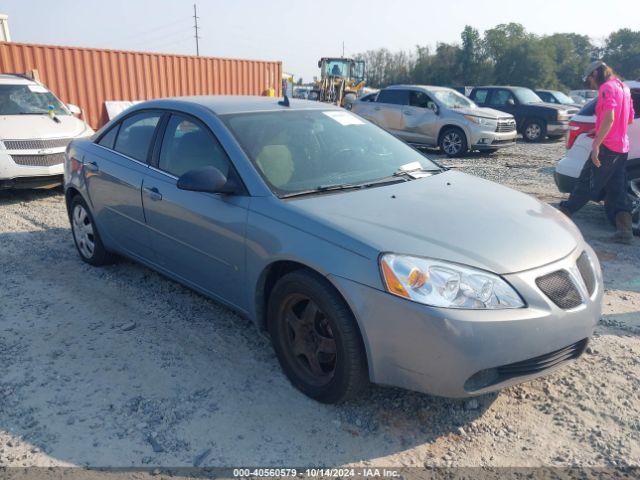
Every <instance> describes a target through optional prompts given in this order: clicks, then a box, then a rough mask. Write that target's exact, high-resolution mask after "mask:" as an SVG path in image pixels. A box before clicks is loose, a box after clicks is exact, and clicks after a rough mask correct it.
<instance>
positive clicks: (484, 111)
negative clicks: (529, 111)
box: [452, 107, 513, 120]
mask: <svg viewBox="0 0 640 480" xmlns="http://www.w3.org/2000/svg"><path fill="white" fill-rule="evenodd" d="M452 111H453V112H456V113H459V114H461V115H476V116H478V117H484V118H492V119H494V120H497V119H498V118H513V115H511V114H509V113H505V112H501V111H500V110H494V109H493V108H487V107H477V108H456V109H453V110H452Z"/></svg>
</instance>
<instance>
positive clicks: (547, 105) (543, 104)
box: [525, 102, 576, 112]
mask: <svg viewBox="0 0 640 480" xmlns="http://www.w3.org/2000/svg"><path fill="white" fill-rule="evenodd" d="M525 105H527V106H529V107H545V108H550V109H551V110H558V111H560V112H564V111H566V110H574V109H575V108H576V107H572V106H570V105H559V104H557V103H547V102H539V103H525Z"/></svg>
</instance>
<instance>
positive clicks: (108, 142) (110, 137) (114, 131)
mask: <svg viewBox="0 0 640 480" xmlns="http://www.w3.org/2000/svg"><path fill="white" fill-rule="evenodd" d="M119 128H120V124H119V123H118V124H117V125H114V126H113V127H111V128H110V129H109V130H108V131H107V133H105V134H104V135H102V137H100V140H99V141H98V145H102V146H103V147H105V148H108V149H111V150H113V144H114V143H115V141H116V136H117V135H118V129H119Z"/></svg>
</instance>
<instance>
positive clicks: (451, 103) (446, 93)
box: [433, 90, 476, 108]
mask: <svg viewBox="0 0 640 480" xmlns="http://www.w3.org/2000/svg"><path fill="white" fill-rule="evenodd" d="M433 95H434V97H436V98H437V99H438V101H439V102H440V103H442V104H443V105H444V106H445V107H447V108H474V107H476V104H475V103H473V102H472V101H471V100H469V99H468V98H467V97H465V96H464V95H462V94H460V93H458V92H456V91H455V90H436V91H435V92H433Z"/></svg>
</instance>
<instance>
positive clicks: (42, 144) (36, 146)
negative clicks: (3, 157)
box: [3, 138, 73, 150]
mask: <svg viewBox="0 0 640 480" xmlns="http://www.w3.org/2000/svg"><path fill="white" fill-rule="evenodd" d="M71 140H73V138H46V139H44V138H35V139H30V140H3V143H4V146H5V148H6V149H7V150H42V149H44V148H60V147H66V146H67V145H69V142H71Z"/></svg>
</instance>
